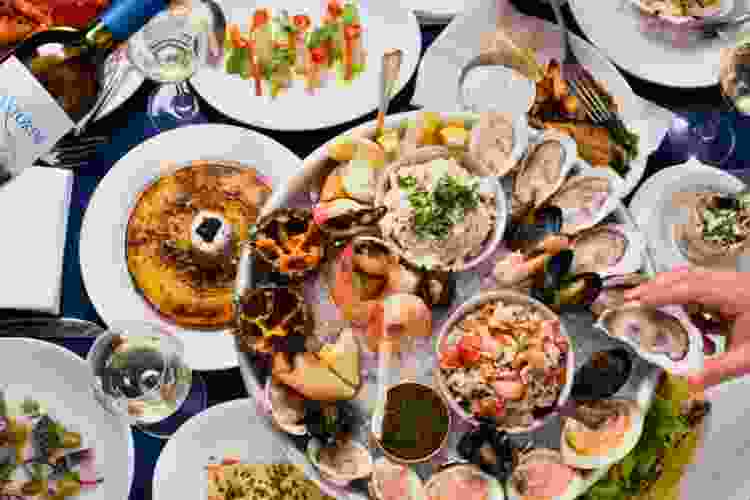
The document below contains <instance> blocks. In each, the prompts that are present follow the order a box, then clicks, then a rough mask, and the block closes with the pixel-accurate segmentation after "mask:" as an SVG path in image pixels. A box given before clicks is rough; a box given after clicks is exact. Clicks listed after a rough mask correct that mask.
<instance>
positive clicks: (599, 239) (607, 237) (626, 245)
mask: <svg viewBox="0 0 750 500" xmlns="http://www.w3.org/2000/svg"><path fill="white" fill-rule="evenodd" d="M571 246H572V248H573V251H574V252H575V259H574V262H573V269H574V270H575V272H577V273H585V272H590V273H599V274H600V275H602V276H613V275H625V274H630V273H634V272H636V271H638V270H639V269H641V268H642V267H643V256H644V253H645V251H646V242H645V240H644V239H643V235H642V234H641V233H640V231H635V230H631V229H628V228H627V227H626V226H625V225H622V224H603V225H597V226H594V227H592V228H590V229H588V230H586V231H584V232H582V233H580V234H579V235H578V236H576V237H575V238H574V239H573V240H572V242H571Z"/></svg>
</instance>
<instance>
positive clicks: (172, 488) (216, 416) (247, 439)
mask: <svg viewBox="0 0 750 500" xmlns="http://www.w3.org/2000/svg"><path fill="white" fill-rule="evenodd" d="M268 425H269V424H268V420H267V419H265V418H263V417H262V416H260V415H258V413H257V411H256V408H255V403H254V402H253V400H251V399H235V400H233V401H228V402H226V403H221V404H218V405H216V406H212V407H211V408H208V409H207V410H204V411H203V412H201V413H199V414H198V415H196V416H195V417H193V418H191V419H190V420H188V421H187V422H185V424H184V425H182V426H181V427H180V428H179V429H178V430H177V432H176V433H175V434H174V435H173V436H172V437H171V438H170V439H169V441H168V442H167V444H166V446H164V449H163V450H162V452H161V455H160V456H159V461H158V462H156V468H155V469H154V479H153V484H152V497H153V499H154V500H173V499H175V498H180V499H184V500H193V499H194V500H205V499H206V498H208V479H207V473H206V466H207V465H208V464H209V463H211V462H215V461H216V460H218V461H220V460H222V459H223V458H225V457H228V456H231V457H234V458H238V459H240V460H241V461H242V462H243V463H247V464H278V463H285V462H288V460H287V459H286V454H285V453H284V443H283V442H282V441H281V439H280V438H279V436H278V435H277V434H275V433H274V432H271V430H270V428H269V427H268Z"/></svg>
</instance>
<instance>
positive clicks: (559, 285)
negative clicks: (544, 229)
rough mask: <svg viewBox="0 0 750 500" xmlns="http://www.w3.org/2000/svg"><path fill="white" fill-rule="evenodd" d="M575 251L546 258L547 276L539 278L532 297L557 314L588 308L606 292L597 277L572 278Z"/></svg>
mask: <svg viewBox="0 0 750 500" xmlns="http://www.w3.org/2000/svg"><path fill="white" fill-rule="evenodd" d="M572 263H573V251H572V250H570V249H565V250H562V251H561V252H559V253H558V254H556V255H552V256H550V257H548V258H547V260H546V262H545V266H544V272H543V273H542V274H541V275H540V276H537V278H536V280H535V283H534V286H533V287H532V289H531V295H532V296H533V297H534V298H535V299H537V300H539V301H541V302H543V303H545V304H547V305H548V306H550V308H552V309H553V310H555V311H562V310H564V309H573V308H586V307H589V306H590V305H591V304H593V302H594V301H595V300H596V298H597V297H598V296H599V294H600V293H601V291H602V288H603V282H602V278H601V276H599V275H598V274H597V273H581V274H576V275H571V274H570V269H571V265H572Z"/></svg>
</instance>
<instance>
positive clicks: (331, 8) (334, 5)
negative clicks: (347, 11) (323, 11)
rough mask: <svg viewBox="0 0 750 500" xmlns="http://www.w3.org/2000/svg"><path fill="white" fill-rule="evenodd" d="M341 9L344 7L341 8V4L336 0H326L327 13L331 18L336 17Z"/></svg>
mask: <svg viewBox="0 0 750 500" xmlns="http://www.w3.org/2000/svg"><path fill="white" fill-rule="evenodd" d="M343 11H344V9H342V8H341V4H339V3H338V1H337V0H331V1H330V2H328V14H329V15H330V16H331V17H332V18H334V19H336V18H337V17H339V16H340V15H341V13H342V12H343Z"/></svg>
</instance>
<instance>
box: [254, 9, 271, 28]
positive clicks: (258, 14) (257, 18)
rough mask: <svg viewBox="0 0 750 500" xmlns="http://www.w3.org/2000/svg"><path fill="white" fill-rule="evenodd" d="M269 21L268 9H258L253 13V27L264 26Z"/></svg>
mask: <svg viewBox="0 0 750 500" xmlns="http://www.w3.org/2000/svg"><path fill="white" fill-rule="evenodd" d="M267 22H268V11H267V10H266V9H259V10H256V11H255V13H254V14H253V27H254V28H257V27H258V26H263V25H264V24H266V23H267Z"/></svg>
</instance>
